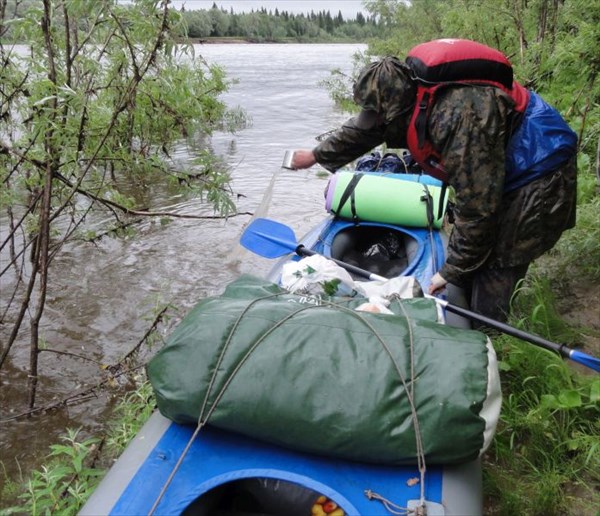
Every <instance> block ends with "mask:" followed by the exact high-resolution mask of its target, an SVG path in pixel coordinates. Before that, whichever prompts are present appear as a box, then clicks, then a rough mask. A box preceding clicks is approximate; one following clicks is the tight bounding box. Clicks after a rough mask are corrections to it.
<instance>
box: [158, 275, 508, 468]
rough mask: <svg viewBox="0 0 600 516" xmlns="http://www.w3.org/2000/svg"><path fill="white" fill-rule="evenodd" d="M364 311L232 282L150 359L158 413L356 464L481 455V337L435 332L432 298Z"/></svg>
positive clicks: (491, 366) (490, 367)
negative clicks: (387, 311)
mask: <svg viewBox="0 0 600 516" xmlns="http://www.w3.org/2000/svg"><path fill="white" fill-rule="evenodd" d="M362 301H364V299H358V300H357V299H344V298H311V297H310V296H298V295H294V294H290V293H289V292H287V291H285V290H283V289H282V288H281V287H279V286H278V285H275V284H273V283H269V282H267V281H265V280H261V279H257V278H254V277H251V276H242V277H241V278H239V279H238V280H237V281H235V282H233V283H232V284H230V285H229V286H228V287H227V288H226V290H225V292H224V293H223V294H222V295H220V296H218V297H213V298H209V299H205V300H203V301H201V302H200V303H198V304H197V305H196V306H195V307H194V308H193V309H192V310H191V311H190V312H189V314H188V315H187V316H186V317H185V318H184V319H183V320H182V321H181V323H179V325H178V326H177V328H176V329H175V331H174V332H173V334H172V335H171V336H170V338H169V339H168V341H167V343H166V345H165V346H164V348H163V349H162V350H160V351H159V352H158V353H157V355H156V356H155V357H154V358H153V359H152V360H151V361H150V363H149V365H148V376H149V378H150V382H151V383H152V386H153V388H154V392H155V394H156V399H157V403H158V408H159V410H160V412H161V413H162V414H163V415H164V416H166V417H168V418H170V419H172V420H174V421H176V422H178V423H191V424H194V425H197V424H210V425H214V426H216V427H219V428H223V429H226V430H231V431H235V432H239V433H241V434H244V435H246V436H250V437H253V438H257V439H261V440H263V441H267V442H270V443H274V444H277V445H282V446H285V447H288V448H292V449H295V450H299V451H306V452H312V453H318V454H322V455H327V456H330V457H338V458H343V459H352V460H358V461H362V462H373V463H382V464H398V465H400V464H413V463H416V461H417V459H418V458H419V457H423V458H424V459H425V461H426V462H427V463H430V464H451V463H459V462H463V461H469V460H472V459H475V458H476V457H478V456H479V455H480V454H481V453H482V452H483V451H484V450H485V448H486V447H487V446H488V445H489V442H490V440H491V438H492V436H493V433H494V430H495V425H496V422H497V419H498V415H499V411H500V398H501V395H500V387H499V381H498V370H497V366H496V360H495V354H494V352H493V348H492V347H491V344H490V342H489V340H488V339H487V338H486V336H485V335H484V334H482V333H480V332H477V331H471V330H461V329H457V328H451V327H448V326H445V325H443V324H439V323H437V322H436V317H437V315H436V314H437V310H436V307H435V304H434V303H433V302H432V301H431V300H429V299H424V298H420V299H419V298H417V299H408V300H402V301H395V302H394V303H392V305H391V307H390V308H392V309H393V311H394V312H395V313H396V314H398V315H396V314H394V315H385V314H374V313H365V312H359V311H355V310H354V309H353V308H354V307H356V306H357V305H358V304H360V303H361V302H362ZM416 429H418V432H419V434H418V435H419V436H420V438H419V439H418V438H417V433H416Z"/></svg>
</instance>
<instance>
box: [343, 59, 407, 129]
mask: <svg viewBox="0 0 600 516" xmlns="http://www.w3.org/2000/svg"><path fill="white" fill-rule="evenodd" d="M416 92H417V88H416V85H415V83H414V81H413V80H412V79H411V77H410V68H409V67H408V65H406V64H405V63H403V62H402V61H400V60H399V59H398V58H396V57H385V58H383V59H381V60H380V61H376V62H374V63H371V64H370V65H368V66H367V67H366V68H365V69H364V70H363V71H362V72H361V73H360V75H359V76H358V79H357V80H356V82H355V84H354V102H356V103H357V104H358V105H359V106H361V107H362V108H363V110H366V111H374V112H376V113H378V114H380V115H382V116H383V117H384V119H385V122H386V123H389V122H391V121H392V120H393V119H394V118H397V117H398V116H399V115H401V114H403V113H406V112H407V111H409V110H410V109H412V107H413V106H414V103H415V97H416Z"/></svg>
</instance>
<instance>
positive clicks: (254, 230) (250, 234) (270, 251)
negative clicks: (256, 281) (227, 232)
mask: <svg viewBox="0 0 600 516" xmlns="http://www.w3.org/2000/svg"><path fill="white" fill-rule="evenodd" d="M240 244H242V245H243V246H244V247H245V248H246V249H248V250H249V251H252V252H253V253H256V254H258V255H259V256H262V257H263V258H279V257H280V256H284V255H286V254H289V253H293V252H295V251H296V248H297V247H298V243H297V242H296V235H295V234H294V230H293V229H292V228H290V227H289V226H286V225H285V224H281V223H280V222H276V221H274V220H269V219H260V218H259V219H256V220H254V221H253V222H252V223H251V224H250V225H249V226H248V227H247V228H246V230H245V231H244V233H243V234H242V237H241V238H240Z"/></svg>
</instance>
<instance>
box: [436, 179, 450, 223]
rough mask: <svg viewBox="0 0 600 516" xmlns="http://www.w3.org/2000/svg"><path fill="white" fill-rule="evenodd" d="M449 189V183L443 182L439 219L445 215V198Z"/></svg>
mask: <svg viewBox="0 0 600 516" xmlns="http://www.w3.org/2000/svg"><path fill="white" fill-rule="evenodd" d="M447 189H448V185H447V184H446V183H445V182H444V183H442V191H441V192H440V201H439V204H438V219H441V218H442V216H443V215H444V199H445V197H446V190H447Z"/></svg>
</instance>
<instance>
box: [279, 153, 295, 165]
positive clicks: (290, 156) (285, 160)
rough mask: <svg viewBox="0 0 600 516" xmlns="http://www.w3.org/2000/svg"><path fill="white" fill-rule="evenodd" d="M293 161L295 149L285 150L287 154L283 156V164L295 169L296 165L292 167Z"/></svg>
mask: <svg viewBox="0 0 600 516" xmlns="http://www.w3.org/2000/svg"><path fill="white" fill-rule="evenodd" d="M292 161H294V151H290V150H289V151H285V156H284V157H283V163H282V164H281V166H282V167H283V168H287V169H289V170H294V167H292Z"/></svg>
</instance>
